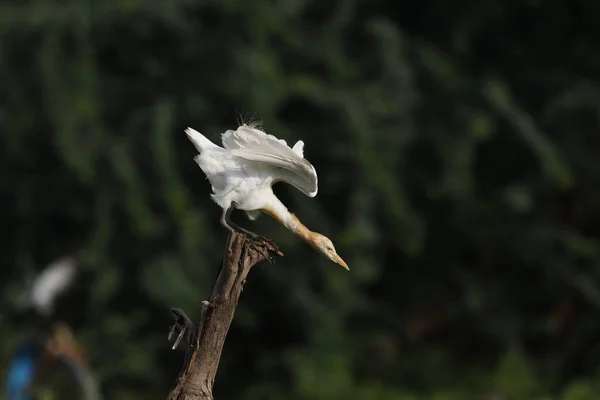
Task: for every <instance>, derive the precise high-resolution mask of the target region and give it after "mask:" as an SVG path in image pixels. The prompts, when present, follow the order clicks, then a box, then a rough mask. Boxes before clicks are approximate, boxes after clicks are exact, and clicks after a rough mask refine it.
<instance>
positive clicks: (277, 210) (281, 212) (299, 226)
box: [262, 199, 312, 241]
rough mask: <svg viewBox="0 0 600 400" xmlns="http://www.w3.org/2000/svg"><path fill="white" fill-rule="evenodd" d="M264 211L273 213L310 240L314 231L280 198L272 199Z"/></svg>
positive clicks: (290, 228) (287, 225)
mask: <svg viewBox="0 0 600 400" xmlns="http://www.w3.org/2000/svg"><path fill="white" fill-rule="evenodd" d="M262 211H264V212H266V213H267V214H269V215H271V216H272V217H273V218H274V219H275V220H276V221H277V222H279V223H280V224H281V225H283V226H285V227H286V228H287V229H289V230H290V231H292V232H293V233H295V234H296V235H298V236H300V237H301V238H302V239H304V240H305V241H309V238H310V235H311V233H312V232H311V230H310V229H308V228H307V227H306V226H305V225H304V224H303V223H302V222H300V220H299V219H298V218H297V217H296V216H295V215H294V214H292V213H291V212H290V211H289V210H288V209H287V208H286V207H285V206H284V205H283V203H282V202H280V201H279V199H276V201H272V202H271V204H270V205H269V207H268V208H266V209H264V210H262Z"/></svg>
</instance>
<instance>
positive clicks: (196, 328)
mask: <svg viewBox="0 0 600 400" xmlns="http://www.w3.org/2000/svg"><path fill="white" fill-rule="evenodd" d="M275 255H279V256H282V255H283V254H282V253H281V252H280V251H279V249H278V248H277V245H276V244H275V243H274V242H273V241H271V240H269V239H266V238H262V237H259V238H256V239H253V238H250V237H249V236H247V235H245V234H243V233H231V234H230V235H229V238H228V241H227V247H226V249H225V254H224V256H223V263H222V266H221V271H220V273H219V276H218V277H217V280H216V282H215V283H214V285H213V290H212V294H211V295H210V297H209V299H208V300H207V301H206V300H205V301H203V302H202V314H201V318H200V322H199V323H198V324H194V323H192V322H191V321H190V320H189V318H188V317H187V316H186V315H185V313H184V312H183V311H181V310H179V309H172V310H171V311H172V312H173V314H174V317H175V320H176V322H175V325H174V326H173V328H172V330H171V333H170V334H169V339H171V337H172V336H173V333H174V332H175V331H177V330H179V331H180V334H179V338H178V339H177V340H176V342H175V345H174V346H173V348H176V347H177V346H178V344H179V342H180V341H182V342H183V343H184V344H185V347H186V349H185V353H186V356H185V361H184V365H183V369H182V371H181V372H180V374H179V376H178V377H177V382H176V385H175V387H174V388H173V390H171V393H170V394H169V400H212V399H213V394H212V388H213V384H214V380H215V375H216V373H217V368H218V366H219V360H220V358H221V352H222V350H223V345H224V344H225V338H226V336H227V331H228V330H229V327H230V325H231V321H232V320H233V316H234V314H235V309H236V307H237V303H238V299H239V297H240V294H241V292H242V289H243V286H244V283H245V282H246V277H247V275H248V272H250V269H251V268H252V267H254V266H255V265H257V264H259V263H261V262H263V261H266V260H271V258H272V257H273V256H275Z"/></svg>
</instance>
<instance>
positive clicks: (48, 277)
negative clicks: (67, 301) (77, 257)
mask: <svg viewBox="0 0 600 400" xmlns="http://www.w3.org/2000/svg"><path fill="white" fill-rule="evenodd" d="M75 270H76V264H75V261H74V260H72V259H71V258H68V257H65V258H61V259H59V260H56V261H54V262H53V263H52V264H50V265H48V266H47V267H46V268H45V269H44V270H43V271H42V272H40V273H39V274H38V275H37V276H36V277H35V279H34V280H33V282H32V283H31V286H30V287H29V296H28V297H29V299H28V300H29V305H30V306H31V307H33V308H34V309H35V310H36V311H37V312H38V313H39V314H41V315H42V316H44V317H49V316H50V315H51V314H52V312H53V310H54V302H55V301H56V299H57V298H58V296H59V295H60V294H62V293H63V292H64V291H65V290H66V289H67V288H68V287H69V285H70V284H71V282H72V281H73V277H74V275H75Z"/></svg>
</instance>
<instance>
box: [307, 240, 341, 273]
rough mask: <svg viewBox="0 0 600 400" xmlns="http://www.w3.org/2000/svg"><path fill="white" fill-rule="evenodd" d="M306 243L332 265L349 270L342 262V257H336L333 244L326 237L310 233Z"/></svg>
mask: <svg viewBox="0 0 600 400" xmlns="http://www.w3.org/2000/svg"><path fill="white" fill-rule="evenodd" d="M308 243H310V245H311V246H312V247H314V248H315V249H316V250H317V251H318V252H320V253H321V254H323V255H324V256H325V257H327V258H329V259H330V260H331V261H333V262H334V263H336V264H339V265H341V266H342V267H344V268H346V269H347V270H350V268H348V264H346V262H345V261H344V260H342V257H340V256H338V254H337V253H336V251H335V247H334V246H333V243H331V240H329V238H328V237H327V236H325V235H321V234H320V233H317V232H311V234H310V239H309V240H308Z"/></svg>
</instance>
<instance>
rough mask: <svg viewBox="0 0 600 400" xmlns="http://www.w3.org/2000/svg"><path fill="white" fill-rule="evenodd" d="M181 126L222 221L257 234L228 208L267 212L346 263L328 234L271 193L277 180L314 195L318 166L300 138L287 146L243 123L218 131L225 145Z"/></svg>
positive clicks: (249, 212) (254, 215) (253, 213)
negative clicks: (235, 219) (239, 223)
mask: <svg viewBox="0 0 600 400" xmlns="http://www.w3.org/2000/svg"><path fill="white" fill-rule="evenodd" d="M185 132H186V133H187V135H188V137H189V139H190V140H191V141H192V143H193V144H194V146H196V149H198V152H199V153H200V154H198V155H197V156H196V157H194V160H195V161H196V163H198V165H199V166H200V168H201V169H202V171H203V172H204V173H205V174H206V176H207V178H208V180H209V181H210V183H211V186H212V190H213V194H212V196H211V197H212V199H213V201H214V202H215V203H217V204H218V205H219V206H221V208H222V209H223V214H222V216H221V224H222V225H223V226H224V227H226V228H227V229H229V230H230V231H232V232H233V231H239V232H243V233H246V234H248V235H250V236H252V237H257V236H258V235H256V234H255V233H253V232H250V231H248V230H246V229H244V228H241V227H240V226H237V225H236V224H234V223H233V222H232V221H231V213H232V212H233V210H234V209H236V208H237V209H239V210H243V211H245V212H246V214H247V215H248V218H250V219H251V220H255V219H256V218H258V216H259V215H260V213H261V212H263V213H266V214H269V215H271V216H272V217H273V218H275V219H276V220H277V221H278V222H280V223H281V224H282V225H283V226H285V227H286V228H288V229H289V230H291V231H292V232H294V233H295V234H296V235H298V236H300V237H301V238H302V239H304V240H305V241H306V242H307V243H308V244H310V245H311V246H312V247H313V248H315V249H316V250H317V251H319V252H320V253H322V254H323V255H325V256H326V257H327V258H329V259H330V260H332V261H334V262H336V263H338V264H339V265H341V266H342V267H344V268H346V269H349V268H348V265H347V264H346V263H345V262H344V260H342V258H341V257H340V256H339V255H338V254H337V253H336V251H335V247H334V246H333V243H331V240H329V239H328V238H327V237H326V236H324V235H322V234H320V233H317V232H312V231H311V230H309V229H308V228H307V227H306V226H304V225H303V224H302V223H301V222H300V221H299V220H298V218H297V217H296V216H295V215H294V214H292V213H290V212H289V211H288V209H287V208H286V207H285V205H283V203H282V202H281V201H280V200H279V199H278V198H277V196H275V194H274V193H273V189H272V185H273V184H274V183H275V182H280V181H281V182H286V183H289V184H290V185H292V186H294V187H295V188H297V189H298V190H300V191H301V192H302V193H304V194H305V195H307V196H309V197H315V196H316V195H317V189H318V184H317V172H316V171H315V168H314V167H313V166H312V165H311V163H309V162H308V161H307V160H306V159H305V158H304V155H303V148H304V142H302V141H301V140H299V141H298V142H297V143H296V144H295V145H294V147H293V148H290V147H289V146H288V145H287V143H286V142H285V140H281V139H277V138H276V137H275V136H273V135H268V134H266V133H265V132H263V131H261V130H259V129H257V128H256V127H254V126H249V125H246V124H243V125H241V126H240V127H238V129H237V130H235V131H233V130H228V131H226V132H225V133H223V134H222V135H221V141H222V142H223V146H224V147H220V146H217V145H216V144H214V143H213V142H211V141H210V140H208V139H207V138H206V137H205V136H204V135H202V134H201V133H200V132H198V131H196V130H194V129H192V128H187V129H186V131H185Z"/></svg>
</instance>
